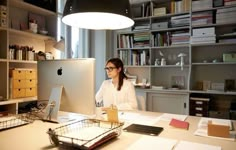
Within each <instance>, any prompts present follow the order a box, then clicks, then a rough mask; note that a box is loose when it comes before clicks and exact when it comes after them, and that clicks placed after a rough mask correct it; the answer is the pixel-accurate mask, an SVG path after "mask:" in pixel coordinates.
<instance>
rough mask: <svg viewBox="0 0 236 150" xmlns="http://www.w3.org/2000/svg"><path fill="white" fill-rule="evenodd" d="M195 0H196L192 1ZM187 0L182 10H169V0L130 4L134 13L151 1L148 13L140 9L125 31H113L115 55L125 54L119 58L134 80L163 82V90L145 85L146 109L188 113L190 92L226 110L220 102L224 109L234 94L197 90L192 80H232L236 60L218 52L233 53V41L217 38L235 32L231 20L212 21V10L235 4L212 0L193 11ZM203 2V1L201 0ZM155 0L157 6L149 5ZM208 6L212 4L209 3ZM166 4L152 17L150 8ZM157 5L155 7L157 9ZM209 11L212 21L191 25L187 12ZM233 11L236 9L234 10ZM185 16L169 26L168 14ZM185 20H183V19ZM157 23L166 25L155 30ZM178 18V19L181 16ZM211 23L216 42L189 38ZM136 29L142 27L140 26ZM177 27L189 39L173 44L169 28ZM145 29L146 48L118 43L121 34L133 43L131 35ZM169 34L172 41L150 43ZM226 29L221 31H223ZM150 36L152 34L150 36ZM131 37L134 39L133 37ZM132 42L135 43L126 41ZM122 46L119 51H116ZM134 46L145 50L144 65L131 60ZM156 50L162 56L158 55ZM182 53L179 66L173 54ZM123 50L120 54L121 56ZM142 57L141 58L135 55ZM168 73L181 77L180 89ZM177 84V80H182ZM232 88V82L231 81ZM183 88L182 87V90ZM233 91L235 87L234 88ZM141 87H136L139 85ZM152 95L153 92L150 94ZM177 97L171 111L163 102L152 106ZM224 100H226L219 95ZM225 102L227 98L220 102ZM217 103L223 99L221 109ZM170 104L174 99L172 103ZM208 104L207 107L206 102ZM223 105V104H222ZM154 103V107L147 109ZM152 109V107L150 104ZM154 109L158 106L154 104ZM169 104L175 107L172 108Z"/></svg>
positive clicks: (235, 98)
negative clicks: (163, 11)
mask: <svg viewBox="0 0 236 150" xmlns="http://www.w3.org/2000/svg"><path fill="white" fill-rule="evenodd" d="M192 1H196V0H192ZM192 1H191V0H182V4H183V3H184V4H189V6H188V7H187V8H186V10H187V11H184V10H183V11H182V12H177V13H176V12H173V10H172V8H171V7H172V4H173V1H172V0H167V1H164V0H149V1H147V2H139V3H136V4H134V6H133V7H131V9H132V8H135V9H136V14H137V8H138V6H139V5H140V9H139V10H140V11H143V8H142V5H143V3H145V6H147V5H149V6H150V11H151V12H150V13H149V14H151V15H150V16H143V15H142V14H143V13H140V14H141V16H138V17H137V15H136V18H134V21H135V25H134V27H132V28H131V29H129V30H127V29H126V31H127V32H126V31H124V30H122V31H118V32H117V37H116V39H117V45H118V46H117V47H116V48H115V49H116V52H115V53H116V54H117V55H116V56H117V57H120V58H121V59H123V60H124V59H126V60H125V61H124V62H126V64H125V66H126V67H127V72H128V73H129V74H130V75H133V76H137V83H142V79H143V78H145V79H147V81H148V82H149V83H150V85H151V86H155V87H156V86H157V87H159V88H160V87H162V86H163V87H165V88H167V89H163V90H157V89H152V88H151V89H144V90H143V92H144V93H146V96H145V97H146V109H147V110H150V111H165V112H173V111H174V112H177V113H183V114H189V111H191V110H189V105H190V104H189V97H191V96H192V95H194V96H196V95H199V96H203V97H204V96H208V95H210V97H213V99H212V100H211V102H210V103H209V104H210V109H211V110H214V111H219V112H221V111H228V110H226V107H225V105H224V103H227V107H228V109H229V104H230V103H231V102H235V101H236V95H235V92H231V91H216V90H208V91H203V90H196V89H195V87H196V84H197V82H199V81H200V82H201V81H205V80H209V81H211V83H224V82H225V79H232V80H236V62H224V61H223V54H224V53H231V52H234V53H236V42H227V43H219V39H222V38H229V37H230V38H235V39H236V35H230V36H228V35H227V34H228V33H231V32H233V30H235V31H234V32H236V28H235V25H236V22H227V21H226V22H224V23H217V22H218V21H217V22H216V14H217V11H218V10H221V9H228V8H233V7H235V9H236V5H231V6H219V7H213V1H212V6H211V7H209V8H204V9H201V7H199V8H200V9H198V10H193V11H192V7H191V6H192V3H193V2H192ZM200 1H205V0H200ZM154 3H155V4H159V5H154ZM184 4H183V5H184ZM210 5H211V4H210ZM158 6H159V7H166V14H164V15H160V16H155V15H154V9H155V8H157V7H158ZM159 7H158V8H159ZM209 11H211V12H212V14H213V15H212V18H211V19H212V22H210V21H207V22H206V23H202V24H200V25H199V24H198V25H192V16H193V14H196V13H202V12H209ZM235 12H236V10H235ZM182 15H184V16H188V15H189V23H186V24H185V25H180V26H178V25H177V26H171V21H172V20H174V19H173V18H176V17H177V18H178V17H179V16H182ZM211 19H210V20H211ZM185 21H186V20H185ZM162 22H168V27H163V28H159V29H153V28H152V25H153V24H155V23H162ZM180 22H181V21H180ZM136 26H146V28H145V29H144V30H141V29H140V30H138V31H137V30H136V29H137V27H136ZM210 27H214V28H215V37H216V42H215V43H197V44H196V43H192V40H191V39H192V36H193V31H194V30H195V29H203V28H210ZM140 28H141V27H140ZM176 31H177V32H181V31H186V34H185V35H187V33H189V36H190V39H189V41H185V42H183V44H181V42H180V43H177V44H174V45H173V38H172V37H173V33H174V32H176ZM140 32H145V33H147V34H148V35H149V46H145V47H127V48H121V47H120V45H122V44H121V42H124V39H125V38H124V39H122V36H125V37H129V38H128V40H126V41H125V42H130V43H132V42H134V38H133V37H134V34H136V33H140ZM167 32H169V33H171V35H172V36H170V38H172V44H169V45H168V44H164V45H162V46H156V45H155V44H153V43H154V42H155V41H154V40H155V34H156V33H162V34H165V33H167ZM224 34H226V35H224ZM153 35H154V38H153ZM132 38H133V39H132ZM130 45H134V44H130ZM121 51H122V53H121ZM124 51H127V54H125V55H123V54H124V53H126V52H124ZM133 51H140V52H142V51H146V54H147V55H146V61H147V62H146V64H145V65H143V66H142V65H141V64H139V65H133V64H132V61H133V56H132V55H133V53H132V52H133ZM160 52H161V53H162V54H163V55H164V56H161V55H160ZM180 53H185V54H186V55H187V56H186V57H185V62H184V65H183V67H181V66H180V65H176V64H177V63H178V62H180V58H179V57H178V54H180ZM121 54H122V55H121ZM162 57H165V59H166V61H167V63H166V65H163V66H161V65H158V66H155V60H156V59H157V58H158V59H159V60H160V59H161V58H162ZM138 59H141V58H138ZM173 77H174V78H175V77H176V78H177V79H176V80H178V78H179V77H180V81H181V82H183V84H184V86H182V88H180V89H178V90H176V91H175V92H173V90H172V89H173ZM181 84H182V83H181ZM235 87H236V85H235ZM183 90H184V91H187V92H184V93H183ZM235 90H236V89H235ZM163 91H165V94H166V95H164V96H163V95H161V96H158V95H159V94H160V93H162V92H163ZM138 92H140V89H139V90H138ZM178 94H183V97H181V98H180V97H179V96H178ZM155 95H156V96H155ZM170 95H171V96H173V97H175V96H176V99H178V98H180V99H179V103H178V102H177V103H178V104H180V106H184V107H179V108H175V110H171V109H169V108H168V107H165V108H166V109H165V110H162V109H160V108H159V107H160V106H157V103H159V102H161V103H162V102H164V99H166V97H169V96H170ZM224 99H225V100H224ZM225 101H227V102H225ZM215 103H217V107H215V108H216V109H215V108H214V105H215ZM220 103H222V107H223V109H221V108H220V106H221V105H220ZM173 104H174V103H173ZM211 104H212V106H211ZM163 105H166V106H168V105H169V106H170V108H172V104H171V103H168V104H163ZM223 105H224V106H223ZM152 108H153V109H152ZM154 108H155V109H154ZM156 108H157V109H156ZM173 108H174V107H173Z"/></svg>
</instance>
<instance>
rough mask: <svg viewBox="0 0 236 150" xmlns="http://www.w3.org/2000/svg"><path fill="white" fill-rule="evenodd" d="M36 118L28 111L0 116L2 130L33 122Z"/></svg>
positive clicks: (0, 129)
mask: <svg viewBox="0 0 236 150" xmlns="http://www.w3.org/2000/svg"><path fill="white" fill-rule="evenodd" d="M33 121H34V119H33V118H32V116H31V115H30V114H28V113H26V114H18V115H8V116H4V117H0V131H3V130H6V129H10V128H15V127H19V126H22V125H26V124H29V123H32V122H33Z"/></svg>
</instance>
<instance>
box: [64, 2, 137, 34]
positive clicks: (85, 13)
mask: <svg viewBox="0 0 236 150" xmlns="http://www.w3.org/2000/svg"><path fill="white" fill-rule="evenodd" d="M62 22H63V23H65V24H66V25H70V26H73V27H78V28H85V29H94V30H116V29H124V28H128V27H131V26H133V25H134V21H133V20H132V19H131V12H130V3H129V0H67V2H66V4H65V8H64V12H63V18H62Z"/></svg>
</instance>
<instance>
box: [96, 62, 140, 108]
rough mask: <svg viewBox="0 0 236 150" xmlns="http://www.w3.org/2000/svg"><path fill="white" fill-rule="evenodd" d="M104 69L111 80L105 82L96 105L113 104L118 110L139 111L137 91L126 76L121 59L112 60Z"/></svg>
mask: <svg viewBox="0 0 236 150" xmlns="http://www.w3.org/2000/svg"><path fill="white" fill-rule="evenodd" d="M104 69H105V70H106V73H107V76H108V77H109V78H110V79H109V80H105V81H103V83H102V85H101V87H100V89H99V91H98V92H97V94H96V104H97V105H102V106H103V107H109V106H111V104H113V105H116V106H117V108H118V110H134V109H137V100H136V95H135V89H134V86H133V84H132V83H131V82H130V81H129V80H127V76H126V75H125V74H124V65H123V62H122V61H121V60H120V59H119V58H111V59H109V60H108V61H107V63H106V67H105V68H104Z"/></svg>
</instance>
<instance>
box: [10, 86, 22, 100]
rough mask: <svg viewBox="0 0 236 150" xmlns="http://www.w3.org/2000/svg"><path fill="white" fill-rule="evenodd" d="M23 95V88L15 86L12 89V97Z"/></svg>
mask: <svg viewBox="0 0 236 150" xmlns="http://www.w3.org/2000/svg"><path fill="white" fill-rule="evenodd" d="M22 97H25V89H24V88H22V89H20V88H15V89H13V90H12V98H22Z"/></svg>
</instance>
